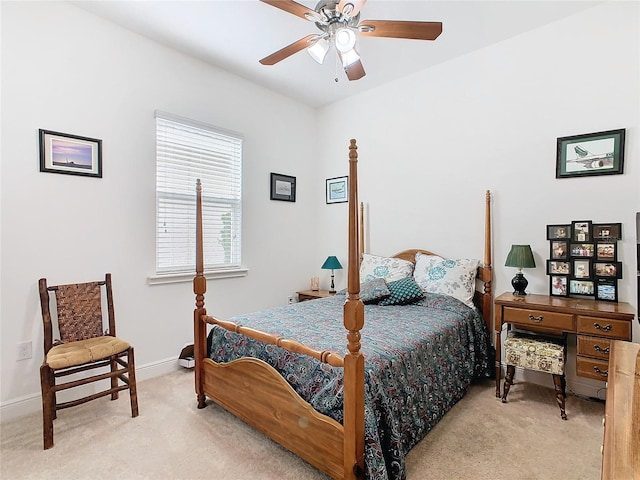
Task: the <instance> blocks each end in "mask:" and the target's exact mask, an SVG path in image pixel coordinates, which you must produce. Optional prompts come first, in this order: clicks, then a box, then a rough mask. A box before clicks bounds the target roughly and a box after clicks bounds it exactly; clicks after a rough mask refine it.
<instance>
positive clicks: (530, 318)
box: [529, 314, 543, 323]
mask: <svg viewBox="0 0 640 480" xmlns="http://www.w3.org/2000/svg"><path fill="white" fill-rule="evenodd" d="M542 318H543V317H542V315H540V316H538V317H534V316H533V315H531V314H529V320H531V321H532V322H536V323H540V322H541V321H542Z"/></svg>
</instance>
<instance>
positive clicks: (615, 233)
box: [593, 223, 622, 241]
mask: <svg viewBox="0 0 640 480" xmlns="http://www.w3.org/2000/svg"><path fill="white" fill-rule="evenodd" d="M593 239H594V240H598V241H600V240H607V241H613V240H622V223H594V224H593Z"/></svg>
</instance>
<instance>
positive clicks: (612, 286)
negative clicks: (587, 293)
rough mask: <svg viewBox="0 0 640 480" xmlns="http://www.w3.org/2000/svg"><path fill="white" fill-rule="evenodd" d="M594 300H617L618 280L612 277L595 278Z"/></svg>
mask: <svg viewBox="0 0 640 480" xmlns="http://www.w3.org/2000/svg"><path fill="white" fill-rule="evenodd" d="M595 293H596V300H604V301H607V302H617V301H618V281H617V280H615V279H612V278H597V279H596V292H595Z"/></svg>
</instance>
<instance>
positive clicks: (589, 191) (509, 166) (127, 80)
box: [0, 2, 640, 419]
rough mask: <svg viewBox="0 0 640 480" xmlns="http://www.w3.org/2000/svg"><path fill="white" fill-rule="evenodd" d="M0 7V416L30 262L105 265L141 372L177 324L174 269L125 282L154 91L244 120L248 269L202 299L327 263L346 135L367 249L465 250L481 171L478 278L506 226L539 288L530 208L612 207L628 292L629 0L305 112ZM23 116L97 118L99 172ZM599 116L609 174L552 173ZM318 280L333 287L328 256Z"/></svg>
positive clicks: (17, 7) (238, 303) (27, 309)
mask: <svg viewBox="0 0 640 480" xmlns="http://www.w3.org/2000/svg"><path fill="white" fill-rule="evenodd" d="M0 5H1V9H2V10H1V12H2V65H1V66H2V98H1V100H2V137H1V139H2V146H1V153H2V163H1V168H2V171H1V173H2V177H1V187H2V192H1V195H2V197H1V200H2V212H1V215H2V217H1V222H0V228H1V241H2V252H1V279H0V280H1V283H0V293H1V301H2V304H1V307H0V312H1V319H0V329H1V330H0V337H1V340H0V342H1V344H0V345H1V347H2V353H1V360H2V380H1V382H2V383H1V388H2V392H1V398H0V402H2V404H1V406H2V414H3V419H4V418H5V417H6V416H7V415H6V414H7V413H11V412H13V411H18V410H20V411H24V410H28V409H32V410H33V409H38V408H39V403H38V402H39V385H38V367H39V365H40V362H41V355H42V354H41V348H42V347H41V346H40V345H41V343H42V333H41V330H42V327H41V318H40V312H39V303H38V297H37V294H36V285H37V279H38V278H40V277H41V276H47V277H48V278H50V280H51V282H52V283H58V282H67V281H84V280H90V279H94V278H96V277H100V276H101V275H102V274H103V273H104V272H105V271H107V270H109V271H111V272H112V273H113V275H114V282H115V302H116V313H117V316H118V323H119V327H120V330H119V333H120V335H121V336H122V337H124V338H127V339H130V340H131V342H132V343H133V344H134V345H135V346H136V355H137V358H136V360H137V364H138V366H139V367H141V369H142V373H143V374H144V372H145V371H148V372H151V371H155V370H154V367H155V366H156V365H164V364H165V363H166V364H169V363H172V362H167V359H169V360H172V357H175V356H176V355H177V353H178V350H179V348H180V347H181V346H182V343H183V342H186V341H189V340H190V339H191V314H190V312H191V311H192V308H193V296H192V294H191V285H190V284H189V283H183V284H175V285H165V286H153V287H150V286H148V285H147V284H146V278H147V276H148V275H150V274H152V273H153V271H154V245H155V244H154V240H155V237H154V206H155V193H154V175H155V171H154V166H155V164H154V132H155V129H154V119H153V111H154V110H155V109H161V110H165V111H169V112H172V113H175V114H178V115H183V116H186V117H191V118H194V119H197V120H201V121H204V122H208V123H211V124H214V125H219V126H221V127H224V128H228V129H232V130H236V131H240V132H243V133H244V134H245V137H246V142H245V163H244V194H245V204H244V218H243V220H244V222H243V224H244V240H243V242H244V243H243V252H244V263H245V264H246V265H247V266H248V267H249V268H250V269H251V270H250V272H249V275H248V276H247V277H246V278H240V279H231V280H217V281H215V282H213V283H212V284H211V285H210V288H209V291H210V294H209V295H208V297H207V305H208V307H209V311H210V312H212V313H215V314H216V315H219V316H221V317H228V316H230V315H233V314H235V313H240V312H244V311H250V310H255V309H258V308H263V307H268V306H272V305H276V304H280V303H284V301H285V300H286V296H288V295H289V294H290V293H292V292H293V291H295V290H297V289H300V288H306V287H307V285H308V282H309V276H310V275H312V274H320V275H322V276H321V279H322V282H323V286H326V282H327V277H326V275H323V272H320V271H319V269H318V266H319V265H320V264H321V263H322V261H323V260H324V258H325V257H326V256H327V255H329V254H335V255H338V257H339V258H340V260H341V261H345V262H346V248H347V247H346V228H347V226H346V204H335V205H325V202H324V180H325V179H326V178H330V177H336V176H341V175H346V174H347V173H348V165H347V160H348V145H349V139H350V138H356V139H357V140H358V145H359V155H360V164H359V167H360V194H361V195H360V197H361V200H363V201H365V202H366V203H367V204H368V207H369V209H370V210H369V213H368V217H369V232H368V233H369V236H368V243H369V251H371V252H373V253H379V254H384V255H387V254H393V253H395V252H396V251H398V250H402V249H405V248H418V247H422V248H430V249H432V250H434V251H436V252H439V253H441V254H442V255H445V256H475V257H481V256H482V248H483V222H484V192H485V190H486V189H490V190H491V191H492V192H493V195H494V200H493V215H494V216H493V234H494V240H493V253H494V261H493V264H494V265H495V267H496V268H495V291H496V292H497V293H500V292H502V291H504V290H508V289H509V287H510V284H509V282H510V279H511V278H512V276H513V274H514V272H513V271H511V270H510V269H508V268H505V267H502V265H503V263H504V259H505V258H506V254H507V252H508V248H509V246H510V245H511V244H512V243H521V242H522V243H530V244H531V246H532V247H533V250H534V253H535V256H536V262H537V264H538V267H537V268H536V269H535V270H528V271H526V272H525V275H526V276H527V278H528V279H529V282H530V284H529V291H531V292H534V293H546V292H547V291H548V277H547V276H546V275H545V271H544V262H545V260H546V258H547V256H548V249H549V246H548V242H547V240H546V239H545V226H546V225H547V224H552V223H564V222H569V221H571V220H583V219H590V220H593V221H594V222H622V223H623V232H624V235H625V237H624V240H623V241H622V242H621V243H620V245H619V247H620V252H619V255H620V256H619V259H620V260H621V261H623V262H624V276H625V279H624V280H622V281H621V282H620V297H621V300H623V301H628V302H631V303H632V304H634V305H635V298H636V296H635V280H634V265H635V240H634V237H633V230H634V221H635V212H636V211H638V210H640V198H639V193H638V190H639V188H638V187H639V186H640V171H639V168H638V154H639V146H638V143H639V142H638V137H639V124H640V121H639V117H640V114H639V110H638V105H639V103H640V98H639V85H640V74H639V58H640V52H639V47H638V44H639V43H638V40H639V39H640V38H639V35H640V34H639V31H640V29H639V25H638V18H639V15H638V14H639V11H638V3H637V2H620V3H617V2H607V3H606V4H605V5H603V6H599V7H596V8H593V9H591V10H588V11H585V12H583V13H581V14H578V15H576V16H573V17H570V18H567V19H565V20H562V21H559V22H557V23H554V24H551V25H548V26H546V27H543V28H540V29H537V30H535V31H532V32H529V33H526V34H524V35H521V36H519V37H516V38H514V39H511V40H509V41H505V42H503V43H500V44H496V45H494V46H491V47H488V48H485V49H483V50H481V51H478V52H475V53H472V54H469V55H467V56H465V57H462V58H458V59H455V60H452V61H449V62H447V63H444V64H441V65H439V66H437V67H435V68H432V69H429V70H426V71H423V72H421V73H418V74H416V75H413V76H411V77H409V78H405V79H403V80H401V81H397V82H394V83H392V84H389V85H387V86H385V87H382V88H379V89H376V90H373V91H370V92H368V93H365V94H361V95H358V96H355V97H352V98H350V99H347V100H345V101H342V102H339V103H337V104H335V105H332V106H330V107H327V108H324V109H321V110H318V111H314V110H311V109H309V108H307V107H304V106H302V105H300V104H298V103H295V102H293V101H290V100H288V99H286V98H284V97H282V96H278V95H276V94H272V93H270V92H268V91H267V90H265V89H262V88H260V87H257V86H255V85H253V84H250V83H248V82H246V81H244V80H242V79H239V78H237V77H233V76H231V75H229V74H226V73H225V72H223V71H220V70H216V69H214V68H211V67H207V66H205V65H204V64H202V63H200V62H198V61H195V60H191V59H189V58H187V57H185V56H183V55H180V54H178V53H175V52H173V51H171V50H168V49H166V48H164V47H160V46H158V45H156V44H154V43H152V42H150V41H147V40H145V39H143V38H141V37H138V36H136V35H134V34H132V33H130V32H127V31H126V30H123V29H120V28H118V27H116V26H114V25H111V24H109V23H107V22H105V21H102V20H100V19H98V18H96V17H94V16H91V15H90V14H87V13H86V12H84V11H82V10H79V9H77V8H75V7H73V6H70V5H67V4H62V3H51V2H45V3H31V2H24V3H17V2H16V3H8V2H2V3H1V4H0ZM373 73H374V72H369V74H373ZM234 94H235V95H238V97H239V98H242V101H241V102H239V104H238V105H236V104H234V102H233V95H234ZM39 128H44V129H50V130H56V131H62V132H68V133H75V134H79V135H84V136H89V137H95V138H101V139H102V140H103V145H104V178H103V179H101V180H97V179H91V178H82V177H72V176H66V175H55V174H48V173H40V172H39V171H38V147H37V142H38V138H37V131H38V129H39ZM614 128H626V133H627V146H626V161H625V173H624V175H615V176H610V177H606V176H605V177H593V178H578V179H562V180H556V179H555V173H554V172H555V142H556V138H557V137H559V136H566V135H573V134H580V133H588V132H595V131H600V130H608V129H614ZM318 132H319V134H318ZM316 134H317V135H316ZM327 138H331V139H332V141H331V142H325V141H318V140H317V139H327ZM314 152H315V153H314ZM301 158H306V159H308V162H304V161H301ZM271 171H274V172H278V173H283V174H288V175H294V176H297V179H298V199H297V202H296V203H294V204H292V203H288V202H273V201H269V200H268V198H269V172H271ZM282 259H285V260H286V261H287V265H289V267H288V268H282V267H281V265H282V261H283V260H282ZM336 283H337V285H336V286H337V287H338V288H342V287H343V286H344V284H345V275H344V270H342V271H337V272H336ZM638 327H639V326H638V324H637V323H636V324H634V339H635V341H640V333H639V330H640V329H639V328H638ZM24 340H33V345H34V358H33V359H32V360H28V361H21V362H16V360H15V357H16V349H17V343H18V342H20V341H24ZM156 370H157V369H156ZM143 376H144V375H143ZM573 380H576V379H570V386H575V384H573V383H571V382H572V381H573ZM585 388H588V385H587V387H585ZM18 407H24V408H18Z"/></svg>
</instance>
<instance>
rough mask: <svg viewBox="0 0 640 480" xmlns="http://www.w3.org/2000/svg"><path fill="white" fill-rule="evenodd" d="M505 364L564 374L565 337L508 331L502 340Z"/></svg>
mask: <svg viewBox="0 0 640 480" xmlns="http://www.w3.org/2000/svg"><path fill="white" fill-rule="evenodd" d="M504 349H505V359H506V362H507V365H513V366H516V367H522V368H528V369H530V370H538V371H540V372H546V373H551V374H554V375H564V364H565V357H566V353H565V350H566V348H565V339H564V338H551V337H545V336H540V335H531V334H526V333H522V332H514V331H510V332H509V334H508V335H507V338H506V340H505V341H504Z"/></svg>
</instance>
